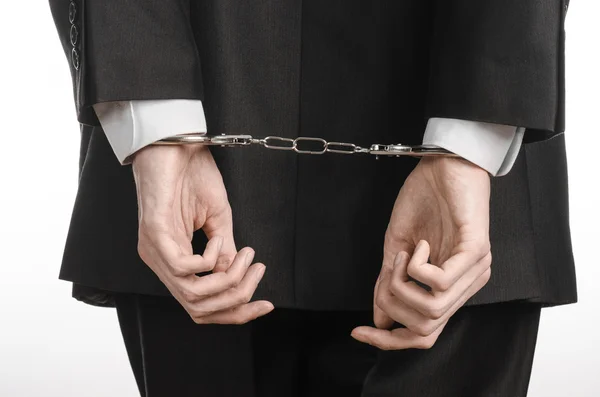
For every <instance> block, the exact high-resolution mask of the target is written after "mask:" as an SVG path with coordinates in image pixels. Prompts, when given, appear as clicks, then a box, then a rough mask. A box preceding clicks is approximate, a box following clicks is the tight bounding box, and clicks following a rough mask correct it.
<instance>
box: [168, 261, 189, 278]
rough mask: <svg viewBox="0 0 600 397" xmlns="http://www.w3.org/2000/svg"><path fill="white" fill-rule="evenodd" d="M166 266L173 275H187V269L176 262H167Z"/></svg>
mask: <svg viewBox="0 0 600 397" xmlns="http://www.w3.org/2000/svg"><path fill="white" fill-rule="evenodd" d="M167 268H168V269H169V272H170V273H171V274H172V275H173V276H175V277H184V276H187V275H188V271H187V269H185V268H184V267H182V266H181V265H179V264H177V263H172V262H170V263H167Z"/></svg>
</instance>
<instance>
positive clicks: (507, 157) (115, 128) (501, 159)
mask: <svg viewBox="0 0 600 397" xmlns="http://www.w3.org/2000/svg"><path fill="white" fill-rule="evenodd" d="M94 110H95V111H96V115H97V116H98V119H99V120H100V124H101V125H102V128H103V129H104V132H105V133H106V137H107V138H108V141H109V142H110V145H111V147H112V149H113V151H114V152H115V154H116V156H117V158H118V160H119V161H120V162H121V164H127V163H128V162H129V161H130V157H131V155H132V154H134V153H135V152H137V151H138V150H140V149H142V148H143V147H145V146H147V145H150V144H151V143H153V142H156V141H158V140H161V139H163V138H167V137H169V136H172V135H177V134H185V133H206V119H205V118H204V108H203V107H202V102H201V101H199V100H194V99H165V100H134V101H121V102H105V103H99V104H96V105H94ZM524 131H525V130H524V128H517V127H514V126H508V125H500V124H490V123H483V122H476V121H468V120H458V119H445V118H431V119H429V121H428V123H427V127H426V129H425V135H424V137H423V144H428V145H435V146H438V147H441V148H444V149H447V150H449V151H451V152H453V153H456V154H458V155H459V156H461V157H463V158H464V159H466V160H469V161H470V162H472V163H474V164H476V165H478V166H479V167H481V168H483V169H484V170H486V171H488V172H489V173H490V174H491V175H493V176H501V175H505V174H506V173H508V172H509V171H510V169H511V168H512V165H513V164H514V162H515V159H516V158H517V155H518V153H519V149H520V147H521V142H522V140H523V134H524Z"/></svg>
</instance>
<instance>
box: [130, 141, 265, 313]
mask: <svg viewBox="0 0 600 397" xmlns="http://www.w3.org/2000/svg"><path fill="white" fill-rule="evenodd" d="M133 174H134V177H135V183H136V186H137V194H138V208H139V242H138V252H139V254H140V257H141V258H142V260H143V261H144V262H145V263H146V264H147V265H148V266H149V267H150V268H151V269H152V270H153V271H154V273H156V275H157V276H158V277H159V278H160V280H161V281H162V282H163V283H164V284H165V285H166V287H167V288H168V289H169V291H170V292H171V294H172V295H173V296H174V297H175V299H177V300H178V301H179V303H180V304H181V305H182V306H183V307H184V309H185V310H186V311H187V312H188V313H189V314H190V316H191V317H192V318H193V320H194V321H195V322H196V323H198V324H200V323H219V324H242V323H246V322H248V321H251V320H253V319H255V318H257V317H260V316H263V315H265V314H267V313H269V312H270V311H271V310H273V305H272V304H271V303H270V302H267V301H257V302H251V303H248V302H249V301H250V299H251V297H252V295H253V294H254V291H255V290H256V287H257V286H258V283H259V282H260V280H261V279H262V276H263V274H264V271H265V266H264V265H263V264H261V263H256V264H254V265H251V264H252V259H253V258H254V251H253V250H252V249H250V248H244V249H242V250H241V251H240V252H237V250H236V247H235V242H234V239H233V222H232V216H231V207H230V205H229V201H228V199H227V192H226V191H225V186H224V185H223V179H222V178H221V174H220V172H219V170H218V168H217V165H216V164H215V162H214V159H213V157H212V155H211V153H210V151H209V150H208V148H207V147H202V146H186V145H182V146H149V147H147V148H145V149H143V150H141V151H140V152H139V153H137V154H136V156H135V157H134V160H133ZM199 229H203V231H204V233H205V234H206V236H207V237H208V239H209V242H208V244H207V245H206V250H205V251H204V253H203V255H194V253H193V251H192V244H191V240H192V234H193V232H194V231H196V230H199ZM202 272H211V273H210V274H208V275H204V276H201V277H199V276H197V275H196V273H202Z"/></svg>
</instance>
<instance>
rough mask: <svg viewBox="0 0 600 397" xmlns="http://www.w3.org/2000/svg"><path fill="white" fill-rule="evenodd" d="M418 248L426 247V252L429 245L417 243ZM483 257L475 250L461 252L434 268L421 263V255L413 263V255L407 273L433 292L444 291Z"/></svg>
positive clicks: (428, 264) (424, 262)
mask: <svg viewBox="0 0 600 397" xmlns="http://www.w3.org/2000/svg"><path fill="white" fill-rule="evenodd" d="M422 243H423V244H422ZM419 246H421V249H423V250H425V246H426V247H427V251H428V250H429V244H427V242H425V241H424V240H423V241H422V242H419V245H418V246H417V247H418V248H419ZM416 251H417V249H416V250H415V252H416ZM423 252H425V251H423ZM488 252H489V251H488ZM428 255H429V254H428ZM484 256H485V254H484V255H481V253H479V252H477V251H476V250H472V249H469V250H466V251H465V250H462V251H460V252H458V253H457V254H455V255H453V256H452V257H450V258H449V259H448V260H447V261H446V262H444V263H443V264H442V265H441V266H435V265H432V264H430V263H427V260H425V261H422V255H420V256H419V260H414V261H413V260H412V259H414V255H413V258H412V259H411V261H410V262H409V263H408V268H407V273H408V275H409V276H410V277H412V278H413V279H415V280H417V281H419V282H421V283H423V284H425V285H427V286H429V287H431V289H433V290H435V291H446V290H448V289H449V288H450V287H451V286H452V285H453V284H454V283H456V281H457V280H458V279H460V278H461V277H462V276H463V275H464V274H465V273H466V272H467V271H468V270H469V269H470V268H471V267H473V266H474V265H475V264H476V263H478V262H479V261H480V260H481V259H482V258H483V257H484Z"/></svg>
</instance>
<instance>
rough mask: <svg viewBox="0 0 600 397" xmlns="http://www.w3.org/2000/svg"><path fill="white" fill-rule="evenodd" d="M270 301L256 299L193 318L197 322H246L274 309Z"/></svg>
mask: <svg viewBox="0 0 600 397" xmlns="http://www.w3.org/2000/svg"><path fill="white" fill-rule="evenodd" d="M273 308H274V306H273V304H272V303H271V302H269V301H256V302H250V303H246V304H244V305H241V306H237V307H235V308H233V309H228V310H223V311H220V312H217V313H212V314H209V315H207V316H203V317H197V318H193V317H192V318H193V319H194V322H196V323H197V324H245V323H247V322H249V321H252V320H254V319H256V318H258V317H261V316H264V315H265V314H268V313H269V312H271V311H272V310H273Z"/></svg>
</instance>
